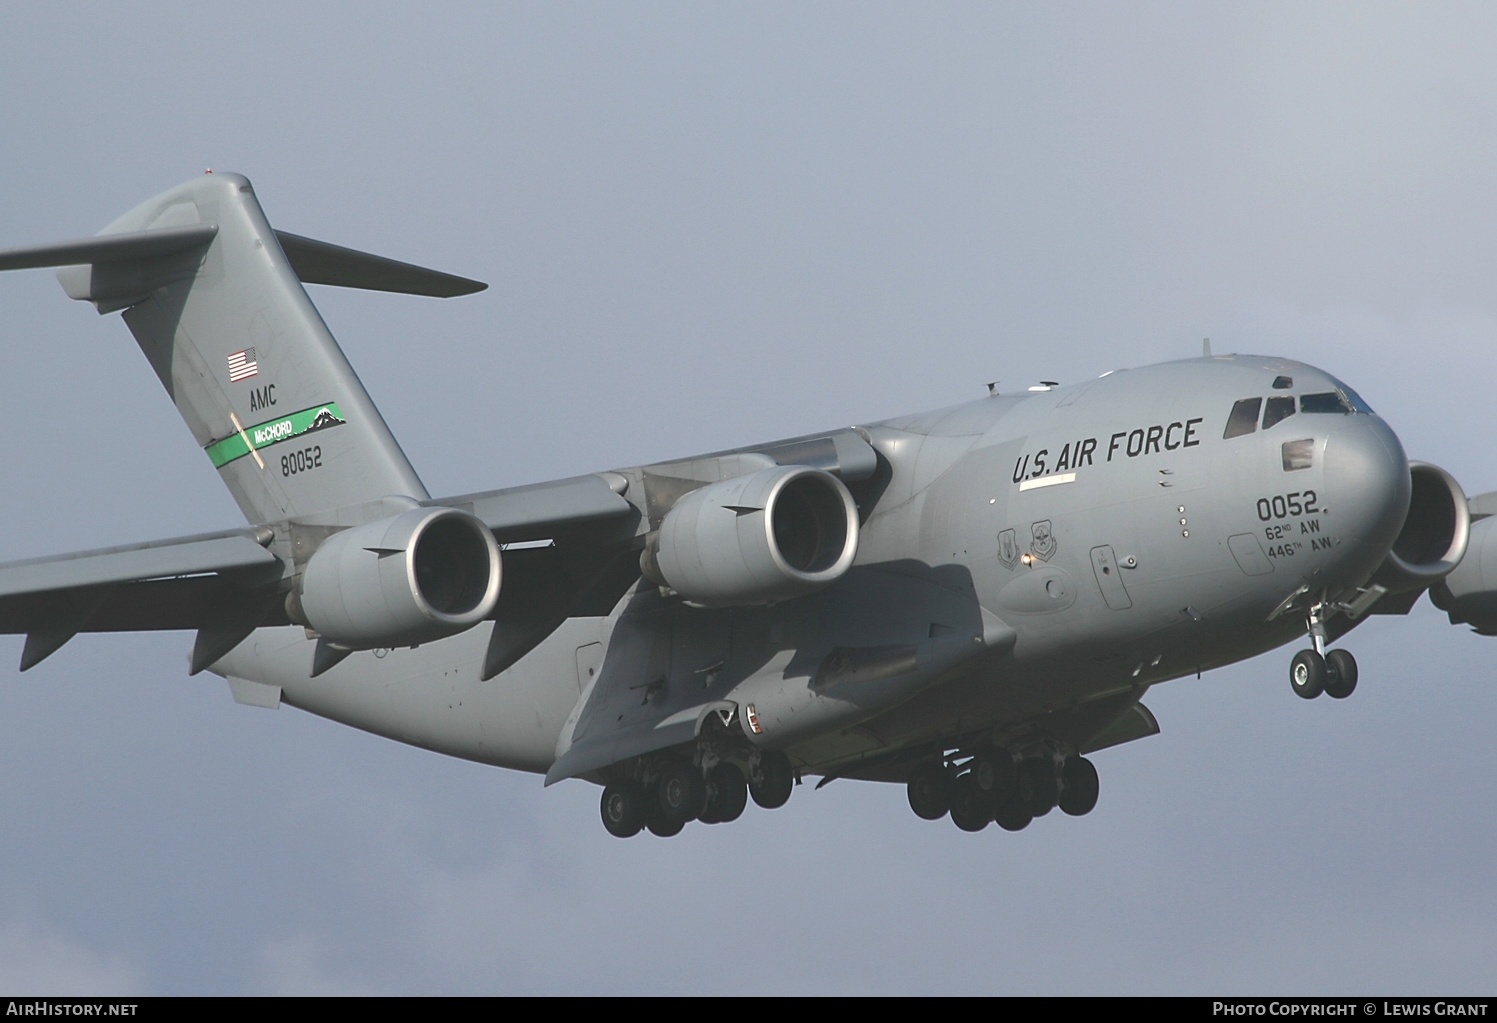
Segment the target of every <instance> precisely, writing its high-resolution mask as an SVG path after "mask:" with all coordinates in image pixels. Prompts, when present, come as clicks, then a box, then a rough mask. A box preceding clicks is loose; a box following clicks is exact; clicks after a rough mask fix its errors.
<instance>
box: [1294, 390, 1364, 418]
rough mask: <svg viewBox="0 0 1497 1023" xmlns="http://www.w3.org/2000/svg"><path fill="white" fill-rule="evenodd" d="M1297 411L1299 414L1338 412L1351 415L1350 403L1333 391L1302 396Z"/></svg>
mask: <svg viewBox="0 0 1497 1023" xmlns="http://www.w3.org/2000/svg"><path fill="white" fill-rule="evenodd" d="M1299 410H1300V411H1301V412H1339V413H1340V414H1341V415H1344V416H1348V415H1351V403H1350V402H1348V401H1347V400H1346V399H1345V398H1343V397H1341V395H1339V394H1337V393H1336V392H1335V391H1329V392H1327V393H1325V394H1302V395H1300V399H1299Z"/></svg>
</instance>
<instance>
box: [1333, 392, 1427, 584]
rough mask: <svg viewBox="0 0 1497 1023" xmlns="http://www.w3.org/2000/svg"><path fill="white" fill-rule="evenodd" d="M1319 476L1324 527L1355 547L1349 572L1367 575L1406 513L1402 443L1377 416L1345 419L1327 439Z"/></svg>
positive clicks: (1407, 492)
mask: <svg viewBox="0 0 1497 1023" xmlns="http://www.w3.org/2000/svg"><path fill="white" fill-rule="evenodd" d="M1323 478H1324V480H1325V483H1324V487H1325V493H1323V494H1321V495H1320V505H1321V507H1322V508H1323V509H1325V510H1326V512H1327V515H1326V518H1327V520H1328V524H1329V525H1330V526H1331V528H1332V529H1333V530H1334V531H1335V535H1338V536H1339V538H1340V541H1341V543H1342V544H1343V545H1351V547H1352V548H1353V549H1352V550H1349V551H1347V552H1346V553H1347V555H1349V557H1347V558H1345V559H1344V560H1346V561H1347V562H1348V564H1347V568H1348V569H1350V570H1352V573H1353V574H1362V575H1364V576H1365V573H1366V572H1371V571H1372V570H1373V569H1375V568H1376V567H1377V566H1378V565H1379V564H1380V563H1381V562H1382V560H1383V559H1384V558H1385V557H1386V556H1387V553H1388V550H1389V548H1390V547H1392V545H1393V541H1394V540H1395V539H1396V538H1397V536H1398V533H1399V530H1400V529H1402V528H1403V522H1404V518H1405V517H1406V516H1407V515H1408V511H1409V500H1410V495H1411V492H1412V484H1411V482H1410V478H1409V460H1408V458H1407V456H1406V455H1405V454H1404V451H1403V445H1402V444H1400V443H1399V442H1398V436H1397V435H1396V434H1394V432H1393V431H1392V430H1391V429H1389V428H1388V424H1387V423H1384V422H1383V421H1382V420H1381V419H1379V418H1378V417H1377V416H1374V415H1352V416H1347V417H1345V418H1344V419H1342V420H1340V421H1339V422H1337V423H1335V424H1334V425H1333V426H1332V427H1331V431H1330V433H1329V435H1328V436H1327V437H1326V444H1325V474H1324V477H1323ZM1354 581H1360V580H1354Z"/></svg>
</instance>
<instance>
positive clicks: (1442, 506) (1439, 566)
mask: <svg viewBox="0 0 1497 1023" xmlns="http://www.w3.org/2000/svg"><path fill="white" fill-rule="evenodd" d="M1409 477H1410V480H1411V482H1412V484H1413V486H1412V489H1411V491H1410V494H1409V513H1408V515H1407V516H1406V517H1405V518H1404V520H1403V528H1402V529H1401V530H1399V533H1398V536H1397V538H1396V539H1394V541H1393V548H1392V549H1391V550H1390V551H1388V557H1387V559H1386V560H1385V561H1384V562H1383V564H1382V567H1380V568H1379V569H1378V570H1377V574H1376V575H1374V576H1373V582H1375V583H1378V584H1380V585H1382V586H1385V587H1387V589H1388V591H1389V592H1390V593H1407V592H1409V591H1410V590H1420V589H1424V588H1425V587H1427V586H1431V585H1433V584H1435V583H1437V582H1439V581H1440V580H1441V579H1444V578H1445V577H1446V576H1448V575H1450V574H1451V573H1452V572H1453V571H1455V569H1456V566H1458V565H1460V564H1461V562H1462V559H1463V557H1464V556H1465V553H1466V544H1467V542H1468V541H1469V540H1470V537H1471V513H1470V511H1469V510H1468V508H1467V507H1466V494H1465V491H1463V490H1462V489H1461V485H1460V484H1459V483H1457V482H1456V481H1455V479H1454V478H1453V477H1452V476H1451V475H1450V473H1448V472H1446V471H1445V470H1444V469H1441V468H1439V467H1438V466H1434V465H1430V464H1428V463H1427V462H1410V463H1409Z"/></svg>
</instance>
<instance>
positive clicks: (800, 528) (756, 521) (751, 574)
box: [642, 466, 858, 607]
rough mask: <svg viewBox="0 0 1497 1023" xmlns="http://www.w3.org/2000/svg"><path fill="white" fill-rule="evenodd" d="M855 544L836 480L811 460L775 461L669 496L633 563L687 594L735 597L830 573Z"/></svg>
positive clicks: (838, 570)
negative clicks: (813, 466) (803, 462)
mask: <svg viewBox="0 0 1497 1023" xmlns="http://www.w3.org/2000/svg"><path fill="white" fill-rule="evenodd" d="M857 552H858V510H857V506H856V505H854V504H853V500H852V495H851V494H849V493H848V492H847V487H845V486H843V484H842V481H841V480H839V479H837V477H835V476H833V475H832V474H831V473H829V472H824V471H822V470H821V469H811V468H807V467H805V466H776V467H774V468H772V469H762V470H760V471H759V472H755V473H750V474H749V475H747V476H738V477H735V478H733V479H728V480H723V481H722V482H721V483H713V484H710V485H708V486H705V487H702V488H701V489H700V490H693V491H692V492H691V493H689V494H687V495H686V496H685V497H682V498H681V499H680V500H678V501H677V502H676V503H675V506H674V507H672V508H671V510H670V511H669V512H667V513H666V516H665V520H664V521H663V522H661V524H660V530H659V533H658V534H657V535H656V536H655V537H654V538H653V540H652V542H651V544H650V546H649V547H648V548H647V549H646V551H645V556H644V558H643V559H642V567H643V568H644V570H645V574H646V576H647V577H649V578H651V579H654V580H655V581H657V582H662V583H664V584H665V585H667V586H669V587H670V588H671V589H673V590H675V591H676V592H677V593H679V594H680V595H681V596H682V597H684V598H686V599H687V600H689V601H691V602H693V603H696V604H702V605H706V606H712V607H741V606H745V605H750V604H770V603H773V602H775V601H778V600H786V599H788V598H790V597H797V596H800V595H801V594H804V593H810V592H811V591H812V590H818V589H820V588H821V587H823V586H826V585H828V584H830V583H832V582H835V581H836V580H837V579H839V578H841V576H842V574H843V573H844V572H846V571H847V570H848V568H849V567H851V566H852V561H853V558H854V556H855V555H856V554H857Z"/></svg>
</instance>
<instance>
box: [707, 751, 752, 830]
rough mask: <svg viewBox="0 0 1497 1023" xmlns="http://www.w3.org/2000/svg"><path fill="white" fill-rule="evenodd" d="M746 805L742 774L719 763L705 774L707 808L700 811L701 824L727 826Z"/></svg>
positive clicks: (731, 766) (741, 812) (745, 786)
mask: <svg viewBox="0 0 1497 1023" xmlns="http://www.w3.org/2000/svg"><path fill="white" fill-rule="evenodd" d="M747 805H748V782H747V781H745V780H744V777H743V772H742V771H740V770H739V769H738V768H737V767H735V766H733V765H732V764H729V763H720V764H718V765H717V766H716V767H714V768H713V769H712V770H711V771H709V772H707V808H706V809H705V810H703V811H702V823H703V824H727V823H728V822H729V821H736V820H737V819H738V818H739V817H740V816H742V814H743V808H744V807H745V806H747Z"/></svg>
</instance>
